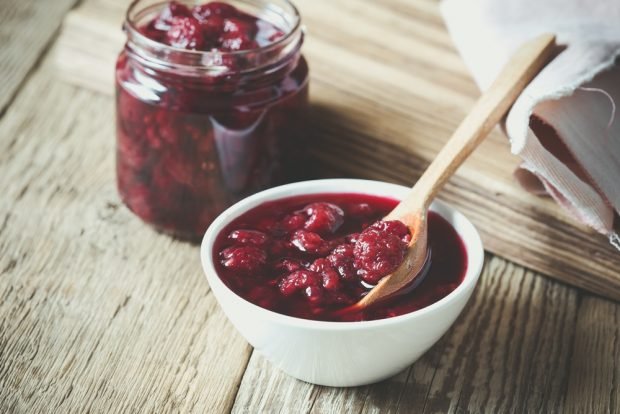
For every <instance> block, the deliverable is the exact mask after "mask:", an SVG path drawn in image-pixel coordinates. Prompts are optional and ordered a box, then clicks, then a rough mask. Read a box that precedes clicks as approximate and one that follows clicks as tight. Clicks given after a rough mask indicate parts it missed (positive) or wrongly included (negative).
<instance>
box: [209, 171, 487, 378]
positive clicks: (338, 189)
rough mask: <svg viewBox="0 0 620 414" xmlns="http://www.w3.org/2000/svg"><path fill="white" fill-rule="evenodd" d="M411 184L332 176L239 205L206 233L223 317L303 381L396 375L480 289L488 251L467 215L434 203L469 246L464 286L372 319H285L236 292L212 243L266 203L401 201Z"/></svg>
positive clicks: (213, 283)
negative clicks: (302, 198) (335, 197)
mask: <svg viewBox="0 0 620 414" xmlns="http://www.w3.org/2000/svg"><path fill="white" fill-rule="evenodd" d="M408 191H409V189H408V188H407V187H403V186H399V185H395V184H389V183H384V182H378V181H366V180H353V179H333V180H316V181H306V182H300V183H295V184H289V185H284V186H281V187H276V188H272V189H269V190H266V191H263V192H260V193H258V194H255V195H253V196H251V197H248V198H246V199H244V200H241V201H240V202H238V203H237V204H235V205H233V206H232V207H230V208H229V209H227V210H226V211H224V212H223V213H222V214H221V215H220V216H219V217H218V218H217V219H216V220H215V221H214V222H213V224H211V226H210V227H209V229H208V230H207V232H206V234H205V236H204V239H203V241H202V246H201V252H200V254H201V258H202V265H203V268H204V271H205V273H206V275H207V280H208V281H209V284H210V286H211V290H212V291H213V293H214V294H215V297H216V298H217V300H218V302H219V303H220V306H221V307H222V309H223V310H224V313H225V314H226V316H228V318H229V319H230V321H231V322H232V324H233V325H234V326H235V327H236V328H237V330H238V331H239V332H240V333H241V335H243V337H244V338H245V339H246V340H247V341H248V342H249V343H250V344H251V345H252V346H253V347H254V348H255V349H256V351H258V352H260V353H261V354H262V355H263V356H264V357H265V358H267V359H268V360H269V361H271V363H273V364H274V365H275V366H276V367H278V368H280V369H281V370H282V371H284V372H286V373H287V374H289V375H291V376H293V377H295V378H299V379H301V380H304V381H307V382H311V383H314V384H320V385H329V386H356V385H363V384H369V383H373V382H377V381H380V380H382V379H385V378H388V377H390V376H392V375H395V374H397V373H398V372H400V371H402V370H403V369H405V368H406V367H408V366H409V365H410V364H411V363H413V362H414V361H415V360H416V359H418V358H419V357H420V356H421V355H422V354H423V353H424V352H425V351H426V350H427V349H429V348H430V347H431V346H432V345H433V344H434V343H435V342H437V340H438V339H439V338H440V337H441V336H442V335H443V334H444V333H445V332H446V331H447V330H448V328H449V327H450V325H452V323H453V322H454V320H455V319H456V317H457V316H458V315H459V313H460V312H461V311H462V310H463V307H464V306H465V303H466V302H467V300H468V299H469V297H470V296H471V293H472V291H473V289H474V287H475V285H476V282H477V280H478V277H479V275H480V271H481V270H482V264H483V261H484V251H483V248H482V242H481V241H480V237H479V235H478V232H477V231H476V229H475V228H474V226H473V225H472V224H471V223H470V222H469V220H467V219H466V218H465V217H464V216H463V215H462V214H460V213H459V212H457V211H456V210H454V209H453V208H452V207H450V206H448V205H447V204H445V203H442V202H439V201H435V202H434V203H433V205H432V206H431V209H432V210H433V211H435V212H437V213H439V214H440V215H441V216H442V217H443V218H444V219H446V220H447V221H448V222H450V223H451V224H452V226H453V227H454V228H455V229H456V231H457V232H458V234H459V235H460V236H461V238H462V239H463V241H464V243H465V247H466V250H467V258H468V266H467V272H466V275H465V278H464V281H463V283H461V284H460V285H459V286H458V287H457V288H456V289H455V290H454V291H453V292H452V293H450V294H449V295H448V296H446V297H444V298H443V299H441V300H439V301H438V302H435V303H433V304H432V305H430V306H427V307H426V308H423V309H420V310H418V311H415V312H412V313H408V314H405V315H401V316H397V317H393V318H387V319H381V320H375V321H367V322H320V321H312V320H306V319H300V318H294V317H291V316H286V315H282V314H279V313H275V312H272V311H269V310H267V309H264V308H261V307H259V306H256V305H254V304H252V303H250V302H248V301H246V300H245V299H242V298H241V297H240V296H237V295H236V294H235V293H234V292H232V291H231V290H230V289H229V288H228V287H227V286H226V285H225V284H224V283H223V282H222V281H221V279H220V278H219V276H218V275H217V273H216V271H215V267H214V266H213V243H214V241H215V239H216V237H217V235H218V233H219V232H220V231H221V230H222V229H223V228H224V227H225V226H226V225H227V224H228V223H230V222H231V221H232V220H233V219H235V218H236V217H238V216H239V215H241V214H243V213H244V212H246V211H247V210H249V209H251V208H253V207H256V206H258V205H260V204H262V203H264V202H266V201H272V200H277V199H281V198H286V197H290V196H296V195H302V194H317V193H361V194H373V195H379V196H389V197H393V198H397V199H400V198H402V197H404V196H405V195H406V194H407V192H408Z"/></svg>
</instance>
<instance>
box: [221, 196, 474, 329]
mask: <svg viewBox="0 0 620 414" xmlns="http://www.w3.org/2000/svg"><path fill="white" fill-rule="evenodd" d="M397 204H398V201H397V200H394V199H391V198H384V197H377V196H371V195H363V194H315V195H308V196H299V197H293V198H286V199H281V200H277V201H273V202H269V203H265V204H263V205H260V206H258V207H256V208H254V209H252V210H250V211H248V212H247V213H245V214H243V215H242V216H240V217H238V218H237V219H235V220H234V221H233V222H231V223H230V224H229V225H228V226H227V227H226V228H225V229H224V230H223V231H222V232H221V233H220V234H219V235H218V237H217V239H216V242H215V245H214V251H213V255H214V262H215V266H216V270H217V272H218V275H219V276H220V278H221V279H222V280H223V282H224V283H225V284H226V285H227V286H228V287H229V288H230V289H231V290H232V291H234V292H235V293H236V294H238V295H239V296H241V297H243V298H244V299H246V300H248V301H250V302H252V303H254V304H256V305H258V306H261V307H263V308H266V309H269V310H272V311H275V312H278V313H282V314H285V315H289V316H294V317H299V318H304V319H313V320H323V321H340V322H344V321H363V320H375V319H383V318H388V317H393V316H398V315H403V314H405V313H409V312H413V311H415V310H417V309H421V308H423V307H425V306H428V305H430V304H432V303H434V302H436V301H438V300H440V299H441V298H443V297H444V296H446V295H448V294H449V293H450V292H452V291H453V290H454V289H456V287H457V286H458V285H459V284H460V283H461V282H462V281H463V278H464V276H465V272H466V269H467V255H466V253H465V247H464V244H463V242H462V241H461V239H460V237H459V235H458V234H457V233H456V231H455V230H454V229H453V228H452V226H451V225H450V224H449V223H448V222H447V221H446V220H444V219H443V218H442V217H441V216H439V215H438V214H436V213H434V212H429V217H428V220H429V223H428V231H429V233H428V237H429V248H430V249H431V251H432V259H431V262H430V264H429V265H428V266H426V267H425V272H426V274H425V275H423V279H422V282H421V283H420V284H419V285H417V286H416V287H415V289H411V290H405V291H404V292H403V293H402V294H400V295H397V296H395V297H393V298H391V299H388V300H387V301H385V302H382V303H379V304H377V305H375V306H372V307H370V308H367V309H365V310H362V311H360V310H352V311H347V312H343V309H346V308H348V307H349V306H350V305H352V304H354V303H356V302H358V301H359V300H360V299H361V298H362V297H364V296H365V295H366V294H367V293H368V292H369V291H370V289H371V288H372V287H373V286H374V285H376V284H377V283H378V282H379V280H381V278H383V277H384V276H387V275H389V274H390V273H392V272H393V271H394V270H396V268H397V267H398V266H399V265H400V264H401V263H402V261H403V259H404V257H405V253H406V250H407V246H408V244H409V242H410V240H411V236H412V235H411V234H409V230H408V229H407V227H406V226H405V225H404V224H403V223H401V222H400V221H383V220H381V218H382V217H384V216H385V215H386V214H387V213H389V212H390V211H391V210H392V209H393V208H394V207H395V206H396V205H397Z"/></svg>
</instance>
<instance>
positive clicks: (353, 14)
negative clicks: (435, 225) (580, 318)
mask: <svg viewBox="0 0 620 414" xmlns="http://www.w3.org/2000/svg"><path fill="white" fill-rule="evenodd" d="M296 3H297V4H298V6H299V8H300V9H301V13H302V15H303V18H304V22H305V24H306V26H307V28H308V36H307V37H306V40H307V41H306V44H305V46H304V53H305V55H306V57H307V58H308V60H309V62H310V65H311V77H312V79H311V90H312V92H311V101H312V106H313V115H312V117H313V118H312V122H311V123H310V124H311V125H313V128H312V130H311V134H312V137H313V142H314V143H315V145H314V146H313V148H314V149H313V150H312V157H313V160H314V161H315V163H316V164H318V168H317V170H318V171H319V174H320V175H321V176H347V177H351V176H352V177H363V178H371V179H381V180H387V181H391V182H396V183H399V184H405V185H407V186H411V185H412V184H413V183H414V182H415V181H416V179H417V178H418V177H419V176H420V174H421V172H422V171H423V170H424V169H425V168H426V166H427V165H428V164H429V162H430V160H432V159H433V158H434V157H435V155H436V154H437V152H438V151H439V149H440V148H441V147H442V146H443V145H444V144H445V142H446V140H447V138H448V137H449V136H450V134H451V133H452V131H454V130H455V129H456V127H457V125H458V124H459V123H460V121H461V120H462V118H463V117H464V116H465V114H466V113H467V112H468V111H469V110H470V108H471V106H472V105H473V103H474V101H475V99H476V97H477V96H478V94H479V93H478V91H477V88H476V87H475V85H474V84H473V82H472V81H471V79H470V76H469V74H468V72H467V70H466V68H465V67H464V65H463V63H462V62H461V60H460V58H459V56H458V54H457V53H456V52H455V50H454V48H453V46H452V43H451V41H450V38H449V36H448V34H447V33H446V31H445V28H444V27H443V23H442V21H441V18H440V16H439V13H438V8H437V3H436V2H435V1H433V0H414V1H403V0H389V1H385V2H381V3H376V2H372V1H370V0H366V1H359V0H339V1H338V3H337V6H334V4H333V3H332V2H330V1H328V0H299V1H297V2H296ZM126 4H127V1H126V0H86V1H85V2H84V4H83V5H81V6H80V7H79V8H78V9H76V10H74V11H72V12H71V13H70V14H69V15H68V17H67V19H66V20H65V24H64V28H63V32H62V35H61V36H60V39H59V47H58V54H57V57H56V62H57V67H58V73H59V76H61V77H62V78H63V79H66V80H69V81H70V82H71V83H74V84H78V85H80V86H84V87H88V88H92V89H95V90H97V91H100V92H103V93H106V94H111V92H112V86H113V66H114V61H115V58H116V55H117V53H118V51H119V50H120V49H121V48H122V44H123V42H124V35H123V33H122V32H121V31H120V29H119V27H120V25H121V22H122V20H123V11H124V8H125V6H126ZM360 27H363V28H364V30H359V28H360ZM325 148H329V149H330V150H329V151H325V150H324V149H325ZM386 160H389V162H386ZM518 163H519V160H518V159H517V158H516V157H514V156H512V155H511V154H510V150H509V147H508V143H507V142H506V139H505V138H504V137H503V136H501V134H500V133H499V132H497V131H496V132H494V133H493V134H492V135H491V137H490V138H489V139H488V140H487V141H486V142H485V143H484V144H483V145H482V146H481V147H480V148H479V149H478V150H476V153H474V154H473V155H472V156H471V157H470V159H469V160H468V161H467V162H465V164H464V165H463V166H462V167H461V169H460V170H459V171H458V173H457V175H456V176H455V177H453V178H452V179H451V181H450V183H449V184H448V186H447V187H446V188H445V189H444V190H443V191H442V192H441V193H440V194H439V197H440V198H443V199H446V200H447V201H449V202H451V203H453V204H456V205H457V206H458V207H459V208H461V209H462V210H463V212H464V213H465V214H467V216H468V217H470V218H471V219H472V220H473V221H474V224H475V225H476V226H477V227H478V228H479V229H480V231H481V233H482V236H483V242H484V244H485V248H486V249H488V250H489V251H490V252H493V253H496V254H499V255H501V256H503V257H506V258H508V259H509V260H511V261H514V262H517V263H519V264H522V265H524V266H527V267H529V268H532V269H534V270H536V271H538V272H540V273H543V274H545V275H549V276H551V277H553V278H556V279H559V280H561V281H563V282H566V283H569V284H571V285H574V286H578V287H580V288H584V289H587V290H589V291H591V292H595V293H597V294H599V295H602V296H605V297H608V298H612V299H615V300H620V275H619V274H618V271H617V269H618V267H619V266H620V255H619V254H618V252H617V251H616V250H615V249H614V248H613V247H611V246H610V245H609V244H608V243H607V241H606V239H605V238H604V237H603V236H601V235H599V234H596V233H595V232H593V231H591V230H590V229H587V228H585V227H584V226H581V225H579V224H578V223H576V222H575V221H574V220H573V219H572V218H570V217H568V216H566V215H565V213H564V212H563V211H561V210H560V208H559V207H558V206H557V205H555V203H553V202H552V201H550V200H549V199H541V198H538V197H534V196H531V195H529V194H527V193H525V192H524V191H523V190H522V189H520V188H519V187H518V185H517V184H516V183H515V181H514V179H513V177H512V171H513V170H514V168H515V167H516V165H518ZM584 251H585V252H587V253H588V254H587V255H584V254H582V252H584ZM592 258H594V260H592Z"/></svg>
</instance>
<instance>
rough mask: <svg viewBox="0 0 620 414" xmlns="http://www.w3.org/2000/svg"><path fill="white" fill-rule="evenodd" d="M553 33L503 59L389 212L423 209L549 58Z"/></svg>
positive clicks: (535, 40) (541, 36) (553, 42)
mask: <svg viewBox="0 0 620 414" xmlns="http://www.w3.org/2000/svg"><path fill="white" fill-rule="evenodd" d="M554 45H555V36H554V35H553V34H548V33H547V34H543V35H540V36H538V37H536V38H535V39H533V40H531V41H529V42H527V43H525V44H524V45H522V46H521V47H520V48H519V49H518V50H517V51H516V52H515V54H514V55H513V56H512V58H511V59H510V60H509V61H508V63H506V65H505V66H504V68H503V70H502V71H501V72H500V74H499V76H498V77H497V78H496V80H495V82H494V83H493V84H492V85H491V87H490V88H489V89H488V90H487V91H485V92H484V93H483V94H482V96H481V97H480V98H479V99H478V101H477V102H476V104H475V105H474V107H473V109H472V110H471V112H470V113H469V114H468V115H467V117H465V119H464V120H463V122H461V124H460V125H459V127H458V128H457V129H456V130H455V131H454V133H453V134H452V136H451V137H450V139H449V140H448V142H447V143H446V145H445V146H444V147H443V148H442V149H441V151H440V152H439V154H438V155H437V157H436V158H435V159H434V160H433V162H432V163H431V164H430V165H429V167H428V169H427V170H426V171H425V172H424V174H423V175H422V176H421V177H420V179H419V180H418V182H417V183H416V184H415V185H414V186H413V188H412V190H411V192H410V193H409V195H408V196H407V197H406V198H405V199H404V200H403V201H402V202H401V203H400V204H399V206H398V207H397V209H398V210H399V211H398V212H397V211H396V210H395V211H393V212H392V213H390V215H389V216H391V217H394V218H398V217H402V214H399V213H407V212H412V211H420V210H422V211H425V210H426V209H427V208H428V206H429V204H430V202H431V201H432V200H433V198H434V197H435V195H436V194H437V192H438V191H439V190H440V189H441V187H443V185H444V184H445V182H446V181H447V180H448V179H449V178H450V176H451V175H452V174H453V173H454V172H455V171H456V169H457V168H458V167H459V166H460V165H461V164H462V163H463V161H465V159H466V158H467V157H468V156H469V155H470V154H471V153H472V151H473V150H474V149H475V148H476V147H477V146H478V145H479V144H480V143H481V142H482V140H483V139H484V138H485V137H486V136H487V135H488V134H489V133H490V132H491V130H492V129H493V128H494V127H495V125H496V124H497V123H498V122H499V121H500V120H501V119H502V117H504V115H505V114H506V113H507V112H508V110H509V109H510V107H511V106H512V104H513V103H514V101H515V100H516V99H517V97H518V96H519V94H520V93H521V92H522V91H523V89H525V87H526V86H527V84H528V83H529V82H530V81H531V80H532V79H533V78H534V77H535V76H536V74H538V72H539V71H540V70H541V69H542V68H543V67H544V65H545V64H546V63H547V62H548V60H549V59H550V57H551V55H552V53H553V50H554Z"/></svg>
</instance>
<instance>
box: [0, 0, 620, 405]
mask: <svg viewBox="0 0 620 414" xmlns="http://www.w3.org/2000/svg"><path fill="white" fill-rule="evenodd" d="M74 2H75V0H56V1H54V2H35V1H34V0H27V1H23V0H3V1H2V3H1V4H0V27H2V30H3V33H5V35H4V36H3V37H2V43H1V44H0V75H1V76H2V82H0V191H1V192H2V197H1V198H0V412H3V413H14V412H59V413H64V412H79V413H82V412H89V411H93V412H105V413H109V412H132V413H133V412H209V413H211V412H213V413H217V412H229V411H234V412H248V413H256V412H284V413H289V412H290V413H294V412H295V413H296V412H335V413H339V412H416V413H417V412H455V411H459V412H483V411H484V412H524V411H528V412H552V411H555V412H618V411H620V305H619V304H618V303H616V302H613V301H609V300H605V299H601V298H600V297H597V296H594V295H592V294H589V293H585V292H584V291H581V290H579V289H576V288H573V287H568V286H566V285H563V284H561V283H559V282H556V281H552V280H551V279H548V278H546V277H544V276H542V275H539V274H537V273H535V272H533V271H529V270H528V269H526V268H524V267H521V266H518V265H515V264H513V263H511V262H508V261H507V260H504V259H502V258H500V257H497V256H493V255H491V254H489V255H488V256H487V259H486V265H485V267H484V272H483V275H482V277H481V280H480V284H479V286H478V288H477V289H476V291H475V293H474V296H473V298H472V300H471V301H470V303H469V304H468V306H467V307H466V310H465V312H464V313H463V314H462V315H461V317H460V318H459V319H458V321H457V323H456V324H455V325H454V326H453V327H452V329H450V331H449V332H448V333H447V334H446V335H445V336H444V337H443V338H442V339H441V340H440V342H439V343H438V344H436V345H435V346H434V347H433V348H432V349H431V350H430V351H429V352H428V353H427V354H426V355H425V356H424V357H423V358H422V359H420V360H419V361H418V362H416V363H415V364H413V365H412V366H411V367H410V368H409V369H407V370H406V371H405V372H402V373H401V374H399V375H397V376H395V377H394V378H392V379H390V380H388V381H385V382H383V383H380V384H376V385H372V386H366V387H359V388H350V389H337V388H327V387H319V386H313V385H310V384H307V383H303V382H300V381H297V380H294V379H292V378H289V377H287V376H286V375H284V374H282V373H280V372H279V371H277V370H276V369H274V368H273V367H271V366H270V365H269V363H267V362H266V361H265V360H264V359H263V358H262V357H261V356H260V355H258V354H256V353H254V352H253V351H252V348H251V347H250V346H249V345H248V344H247V343H246V342H245V341H244V340H243V339H242V338H241V337H240V336H239V335H238V334H237V333H236V332H235V331H234V330H233V328H232V326H231V325H230V324H229V323H228V322H227V320H226V318H225V317H224V315H223V314H222V312H221V311H220V309H219V307H218V305H217V303H216V301H215V298H214V297H213V295H212V294H211V292H210V290H209V286H208V284H207V283H206V281H205V278H204V276H203V274H202V271H201V268H200V263H199V257H198V249H197V248H196V247H195V246H192V245H189V244H185V243H179V242H176V241H173V240H171V239H170V238H168V237H166V236H162V235H158V234H156V233H154V232H153V231H151V230H150V229H149V228H148V227H147V226H145V225H144V224H142V223H141V222H140V221H139V220H138V219H136V218H135V217H134V216H133V215H131V214H130V213H129V212H128V210H127V209H126V208H124V207H123V205H122V204H121V203H120V201H119V198H118V195H117V193H116V189H115V182H114V125H113V122H112V119H113V104H114V102H113V99H112V98H111V97H110V96H109V95H105V94H99V93H96V92H92V91H90V90H87V89H83V88H80V87H76V86H71V85H69V84H66V83H63V82H59V81H58V78H57V77H56V76H55V73H54V67H53V62H52V57H51V56H52V53H53V49H54V47H53V46H54V44H55V39H56V36H57V33H58V29H59V26H60V23H61V21H62V18H63V16H64V15H65V14H66V13H67V11H68V10H69V9H70V8H71V7H72V6H74ZM392 2H393V3H398V2H397V1H392ZM401 3H402V4H405V2H404V0H403V1H402V2H401ZM411 4H414V6H415V8H416V10H417V11H418V12H420V13H424V12H425V10H426V11H427V13H428V15H429V16H435V15H436V7H437V5H436V3H435V2H434V1H431V0H415V1H414V2H412V3H411ZM334 7H336V5H335V6H334ZM403 7H404V6H403ZM429 18H431V17H429ZM432 18H435V17H432ZM434 24H435V25H436V26H437V27H439V28H441V22H440V21H435V22H434ZM438 30H439V29H438ZM50 50H51V52H50ZM310 63H311V65H312V61H311V62H310ZM470 93H471V95H472V97H473V96H475V93H476V91H475V88H474V87H473V86H472V87H471V91H470ZM402 116H405V115H402ZM386 130H389V128H388V129H386ZM324 158H329V157H324ZM325 162H326V165H327V166H329V162H328V160H327V161H325Z"/></svg>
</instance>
